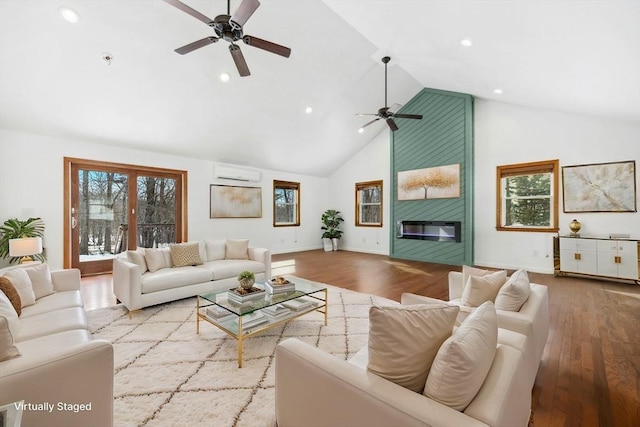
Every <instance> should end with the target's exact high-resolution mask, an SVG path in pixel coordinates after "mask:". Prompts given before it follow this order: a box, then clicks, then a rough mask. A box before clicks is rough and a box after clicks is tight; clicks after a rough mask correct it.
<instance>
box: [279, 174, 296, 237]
mask: <svg viewBox="0 0 640 427" xmlns="http://www.w3.org/2000/svg"><path fill="white" fill-rule="evenodd" d="M299 225H300V183H299V182H290V181H277V180H274V181H273V226H274V227H288V226H299Z"/></svg>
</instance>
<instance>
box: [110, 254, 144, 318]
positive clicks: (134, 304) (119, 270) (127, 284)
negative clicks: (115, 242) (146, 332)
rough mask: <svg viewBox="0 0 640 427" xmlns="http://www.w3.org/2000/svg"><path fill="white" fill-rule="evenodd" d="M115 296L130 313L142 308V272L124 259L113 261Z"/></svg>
mask: <svg viewBox="0 0 640 427" xmlns="http://www.w3.org/2000/svg"><path fill="white" fill-rule="evenodd" d="M113 294H114V295H115V296H116V298H117V299H118V301H120V302H121V303H122V304H124V306H125V307H127V309H128V310H129V311H133V310H138V309H140V308H142V301H141V296H142V271H141V269H140V267H139V266H138V265H136V264H134V263H132V262H129V261H127V260H126V259H123V258H114V259H113Z"/></svg>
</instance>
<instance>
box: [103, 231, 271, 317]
mask: <svg viewBox="0 0 640 427" xmlns="http://www.w3.org/2000/svg"><path fill="white" fill-rule="evenodd" d="M180 245H185V246H187V245H191V246H192V247H195V248H196V249H194V251H197V255H198V256H197V257H196V256H195V254H192V255H193V256H192V257H188V260H187V261H186V263H190V265H182V264H184V263H185V262H181V263H178V265H176V262H175V260H174V258H175V256H174V255H175V251H174V253H172V250H174V249H175V248H177V247H178V246H179V245H175V246H170V247H167V248H161V249H139V250H137V251H127V252H125V253H122V254H120V255H119V256H118V257H116V258H115V259H114V261H113V291H114V294H115V296H116V298H117V299H118V301H120V302H122V304H123V305H124V306H125V307H127V309H128V310H129V311H130V312H132V311H134V310H139V309H141V308H144V307H148V306H152V305H156V304H161V303H165V302H169V301H175V300H178V299H182V298H188V297H192V296H195V295H198V294H201V293H205V292H214V291H219V290H225V289H229V288H233V287H234V286H237V283H238V282H237V276H238V274H240V273H241V272H242V271H244V270H249V271H252V272H253V273H255V275H256V281H263V280H267V279H270V278H271V252H270V251H269V250H268V249H264V248H253V247H249V241H248V240H239V239H217V240H201V241H198V242H187V243H186V244H180ZM158 259H159V261H158Z"/></svg>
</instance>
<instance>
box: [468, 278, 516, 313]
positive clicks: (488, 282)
mask: <svg viewBox="0 0 640 427" xmlns="http://www.w3.org/2000/svg"><path fill="white" fill-rule="evenodd" d="M506 281H507V272H506V271H504V270H502V271H496V272H492V273H489V274H485V275H483V276H474V275H469V278H468V279H467V283H465V286H464V290H463V291H462V303H463V304H464V305H466V306H469V307H478V306H479V305H481V304H482V303H484V302H486V301H491V302H493V301H494V300H495V299H496V295H497V294H498V291H499V290H500V288H501V287H502V285H504V283H505V282H506Z"/></svg>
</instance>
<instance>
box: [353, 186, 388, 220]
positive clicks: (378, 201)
mask: <svg viewBox="0 0 640 427" xmlns="http://www.w3.org/2000/svg"><path fill="white" fill-rule="evenodd" d="M356 226H357V227H382V181H367V182H356Z"/></svg>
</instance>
